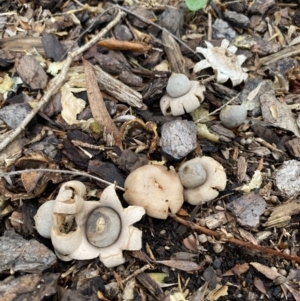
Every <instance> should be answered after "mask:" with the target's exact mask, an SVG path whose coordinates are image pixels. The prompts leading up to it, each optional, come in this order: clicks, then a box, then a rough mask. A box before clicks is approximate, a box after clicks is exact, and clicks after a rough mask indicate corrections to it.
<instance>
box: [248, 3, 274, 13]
mask: <svg viewBox="0 0 300 301" xmlns="http://www.w3.org/2000/svg"><path fill="white" fill-rule="evenodd" d="M274 5H275V1H274V0H255V1H254V2H252V3H251V4H250V5H249V9H248V13H249V14H250V15H254V14H259V15H264V14H265V13H266V12H267V11H268V10H269V9H270V8H271V7H272V6H274Z"/></svg>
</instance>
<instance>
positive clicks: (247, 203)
mask: <svg viewBox="0 0 300 301" xmlns="http://www.w3.org/2000/svg"><path fill="white" fill-rule="evenodd" d="M265 207H266V202H265V200H264V199H263V198H262V197H261V196H259V195H257V194H255V193H254V192H251V193H249V194H247V195H245V196H242V197H240V198H238V199H236V200H234V201H232V202H231V203H229V204H228V205H227V206H226V208H227V209H228V210H230V211H231V212H232V214H234V216H235V217H236V218H237V220H238V222H239V223H240V224H241V225H243V226H248V227H257V226H258V225H259V217H260V215H261V214H263V213H264V211H265Z"/></svg>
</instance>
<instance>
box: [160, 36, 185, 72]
mask: <svg viewBox="0 0 300 301" xmlns="http://www.w3.org/2000/svg"><path fill="white" fill-rule="evenodd" d="M162 41H163V44H164V46H165V47H164V49H165V52H166V54H167V57H168V61H169V64H170V69H171V70H172V72H175V73H183V74H185V75H186V76H188V77H189V72H188V70H187V67H186V65H185V60H184V58H183V56H182V54H181V51H180V47H179V45H178V44H177V42H176V41H175V39H174V38H173V37H172V36H171V35H170V34H168V33H167V32H166V31H163V32H162Z"/></svg>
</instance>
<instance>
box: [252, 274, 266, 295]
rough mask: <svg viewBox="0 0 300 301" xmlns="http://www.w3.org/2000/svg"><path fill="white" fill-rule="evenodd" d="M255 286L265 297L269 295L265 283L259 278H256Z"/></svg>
mask: <svg viewBox="0 0 300 301" xmlns="http://www.w3.org/2000/svg"><path fill="white" fill-rule="evenodd" d="M253 284H254V285H255V287H256V288H257V289H258V290H259V291H260V292H261V293H263V294H264V295H266V294H267V290H266V287H265V285H264V283H263V282H262V281H261V280H260V279H259V278H257V277H255V278H254V281H253Z"/></svg>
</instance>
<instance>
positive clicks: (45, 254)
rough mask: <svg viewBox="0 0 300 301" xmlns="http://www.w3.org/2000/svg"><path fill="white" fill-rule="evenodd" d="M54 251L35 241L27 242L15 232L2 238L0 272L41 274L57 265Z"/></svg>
mask: <svg viewBox="0 0 300 301" xmlns="http://www.w3.org/2000/svg"><path fill="white" fill-rule="evenodd" d="M56 261H57V259H56V256H55V255H54V253H53V252H52V251H50V250H49V249H48V248H46V247H45V246H44V245H42V244H40V243H39V242H37V241H36V240H34V239H31V240H25V239H24V238H23V237H22V236H21V235H19V234H16V233H15V232H13V231H6V232H4V235H3V236H1V237H0V272H1V273H2V272H4V271H11V272H18V271H22V272H27V273H40V272H42V271H44V270H46V269H48V268H50V267H51V266H52V265H54V264H55V263H56Z"/></svg>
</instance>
